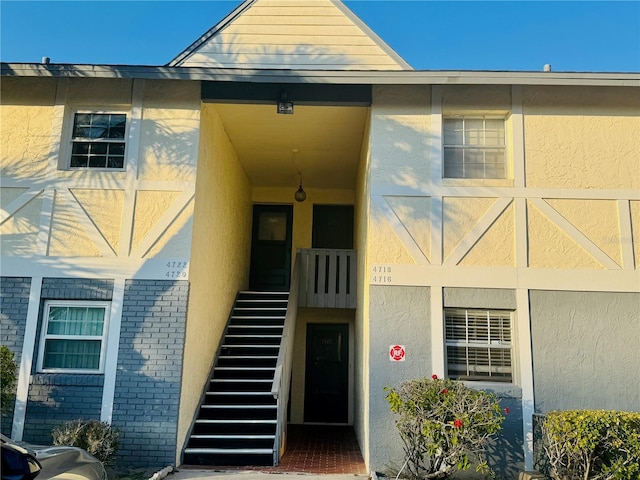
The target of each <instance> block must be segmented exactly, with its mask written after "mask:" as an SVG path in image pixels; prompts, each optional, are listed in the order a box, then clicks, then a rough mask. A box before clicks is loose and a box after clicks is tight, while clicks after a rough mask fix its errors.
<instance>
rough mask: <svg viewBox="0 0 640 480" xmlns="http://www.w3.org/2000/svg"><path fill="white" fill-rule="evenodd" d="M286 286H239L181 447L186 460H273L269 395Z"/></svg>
mask: <svg viewBox="0 0 640 480" xmlns="http://www.w3.org/2000/svg"><path fill="white" fill-rule="evenodd" d="M288 295H289V294H288V292H240V293H239V294H238V298H237V300H236V303H235V305H234V307H233V311H232V312H231V316H230V318H229V323H228V325H227V330H226V333H225V336H224V338H223V340H222V346H221V349H220V354H219V356H218V358H217V359H216V363H215V367H214V369H213V373H212V375H211V378H210V379H209V386H208V388H207V391H206V392H205V395H204V399H203V401H202V404H201V405H200V409H199V412H198V416H197V418H196V421H195V424H194V426H193V428H192V431H191V435H190V437H189V440H188V442H187V446H186V448H185V450H184V457H183V464H185V465H228V466H233V465H240V466H242V465H273V462H274V457H273V451H274V441H275V432H276V425H277V421H278V419H277V409H276V400H275V399H274V398H273V396H272V395H271V386H272V383H273V374H274V371H275V367H276V361H277V358H278V352H279V348H280V340H281V338H282V329H283V325H284V319H285V313H286V310H287V302H288Z"/></svg>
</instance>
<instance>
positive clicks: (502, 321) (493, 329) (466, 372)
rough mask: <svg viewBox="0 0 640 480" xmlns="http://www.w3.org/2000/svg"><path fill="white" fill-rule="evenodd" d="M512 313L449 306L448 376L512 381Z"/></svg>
mask: <svg viewBox="0 0 640 480" xmlns="http://www.w3.org/2000/svg"><path fill="white" fill-rule="evenodd" d="M512 316H513V312H511V311H507V310H470V309H458V308H446V309H445V312H444V321H445V343H446V350H447V375H448V376H449V378H453V379H455V380H485V381H494V382H511V381H512V379H513V372H512V368H511V324H512Z"/></svg>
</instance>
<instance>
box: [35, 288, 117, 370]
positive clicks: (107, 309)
mask: <svg viewBox="0 0 640 480" xmlns="http://www.w3.org/2000/svg"><path fill="white" fill-rule="evenodd" d="M52 306H54V307H103V308H104V323H103V325H102V336H100V337H98V336H87V335H47V328H48V325H49V309H50V308H51V307H52ZM110 313H111V302H94V301H76V300H47V301H45V303H44V308H43V313H42V332H41V334H40V347H39V349H38V363H37V366H36V368H37V371H38V373H86V374H100V373H104V367H105V359H106V354H107V337H108V332H109V315H110ZM48 339H61V340H97V339H100V341H101V345H100V366H99V367H98V369H85V368H83V369H78V368H44V367H43V363H44V350H45V343H46V341H47V340H48Z"/></svg>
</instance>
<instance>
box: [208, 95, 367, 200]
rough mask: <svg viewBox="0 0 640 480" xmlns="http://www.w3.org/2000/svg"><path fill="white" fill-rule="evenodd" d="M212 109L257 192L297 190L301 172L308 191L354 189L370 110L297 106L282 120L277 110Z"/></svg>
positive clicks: (233, 106) (252, 107)
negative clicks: (258, 190) (280, 189)
mask: <svg viewBox="0 0 640 480" xmlns="http://www.w3.org/2000/svg"><path fill="white" fill-rule="evenodd" d="M209 105H214V107H215V109H216V110H217V112H218V114H219V116H220V118H221V120H222V123H223V124H224V128H225V130H226V132H227V135H228V136H229V139H230V141H231V143H232V145H233V147H234V149H235V151H236V154H237V155H238V158H239V160H240V162H241V163H242V165H243V167H244V170H245V172H246V174H247V176H248V177H249V179H250V181H251V184H252V185H253V186H254V187H296V186H297V185H298V181H299V178H298V171H300V172H302V175H303V184H304V187H305V188H339V189H342V188H345V189H353V188H354V186H355V183H356V172H357V168H358V162H359V159H360V151H361V148H362V140H363V135H364V130H365V126H366V118H367V115H368V110H369V109H368V108H367V107H343V106H340V107H336V106H309V105H295V107H294V113H293V115H281V114H280V115H279V114H277V113H276V106H275V105H246V104H220V103H218V104H209ZM203 108H206V104H205V106H203ZM294 149H296V150H298V152H297V153H296V154H294V153H293V150H294Z"/></svg>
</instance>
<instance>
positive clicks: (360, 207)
mask: <svg viewBox="0 0 640 480" xmlns="http://www.w3.org/2000/svg"><path fill="white" fill-rule="evenodd" d="M370 144H371V129H370V119H369V121H367V125H366V129H365V132H364V135H363V142H362V149H361V152H360V162H359V163H358V170H357V176H356V192H355V194H356V205H355V212H354V215H355V218H354V230H355V231H354V243H355V248H356V250H357V252H358V275H357V282H358V283H357V287H356V291H357V307H356V317H355V333H354V337H355V338H354V340H355V341H354V357H355V365H354V412H353V413H354V415H353V427H354V430H355V433H356V437H357V438H358V443H359V444H360V449H361V451H362V456H363V458H364V460H365V464H366V465H369V395H368V394H367V392H368V391H369V321H368V320H369V275H368V272H369V254H368V251H367V242H368V238H369V214H370V200H369V198H370V197H369V195H370V191H369V187H370V182H369V165H370V162H369V160H370Z"/></svg>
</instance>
